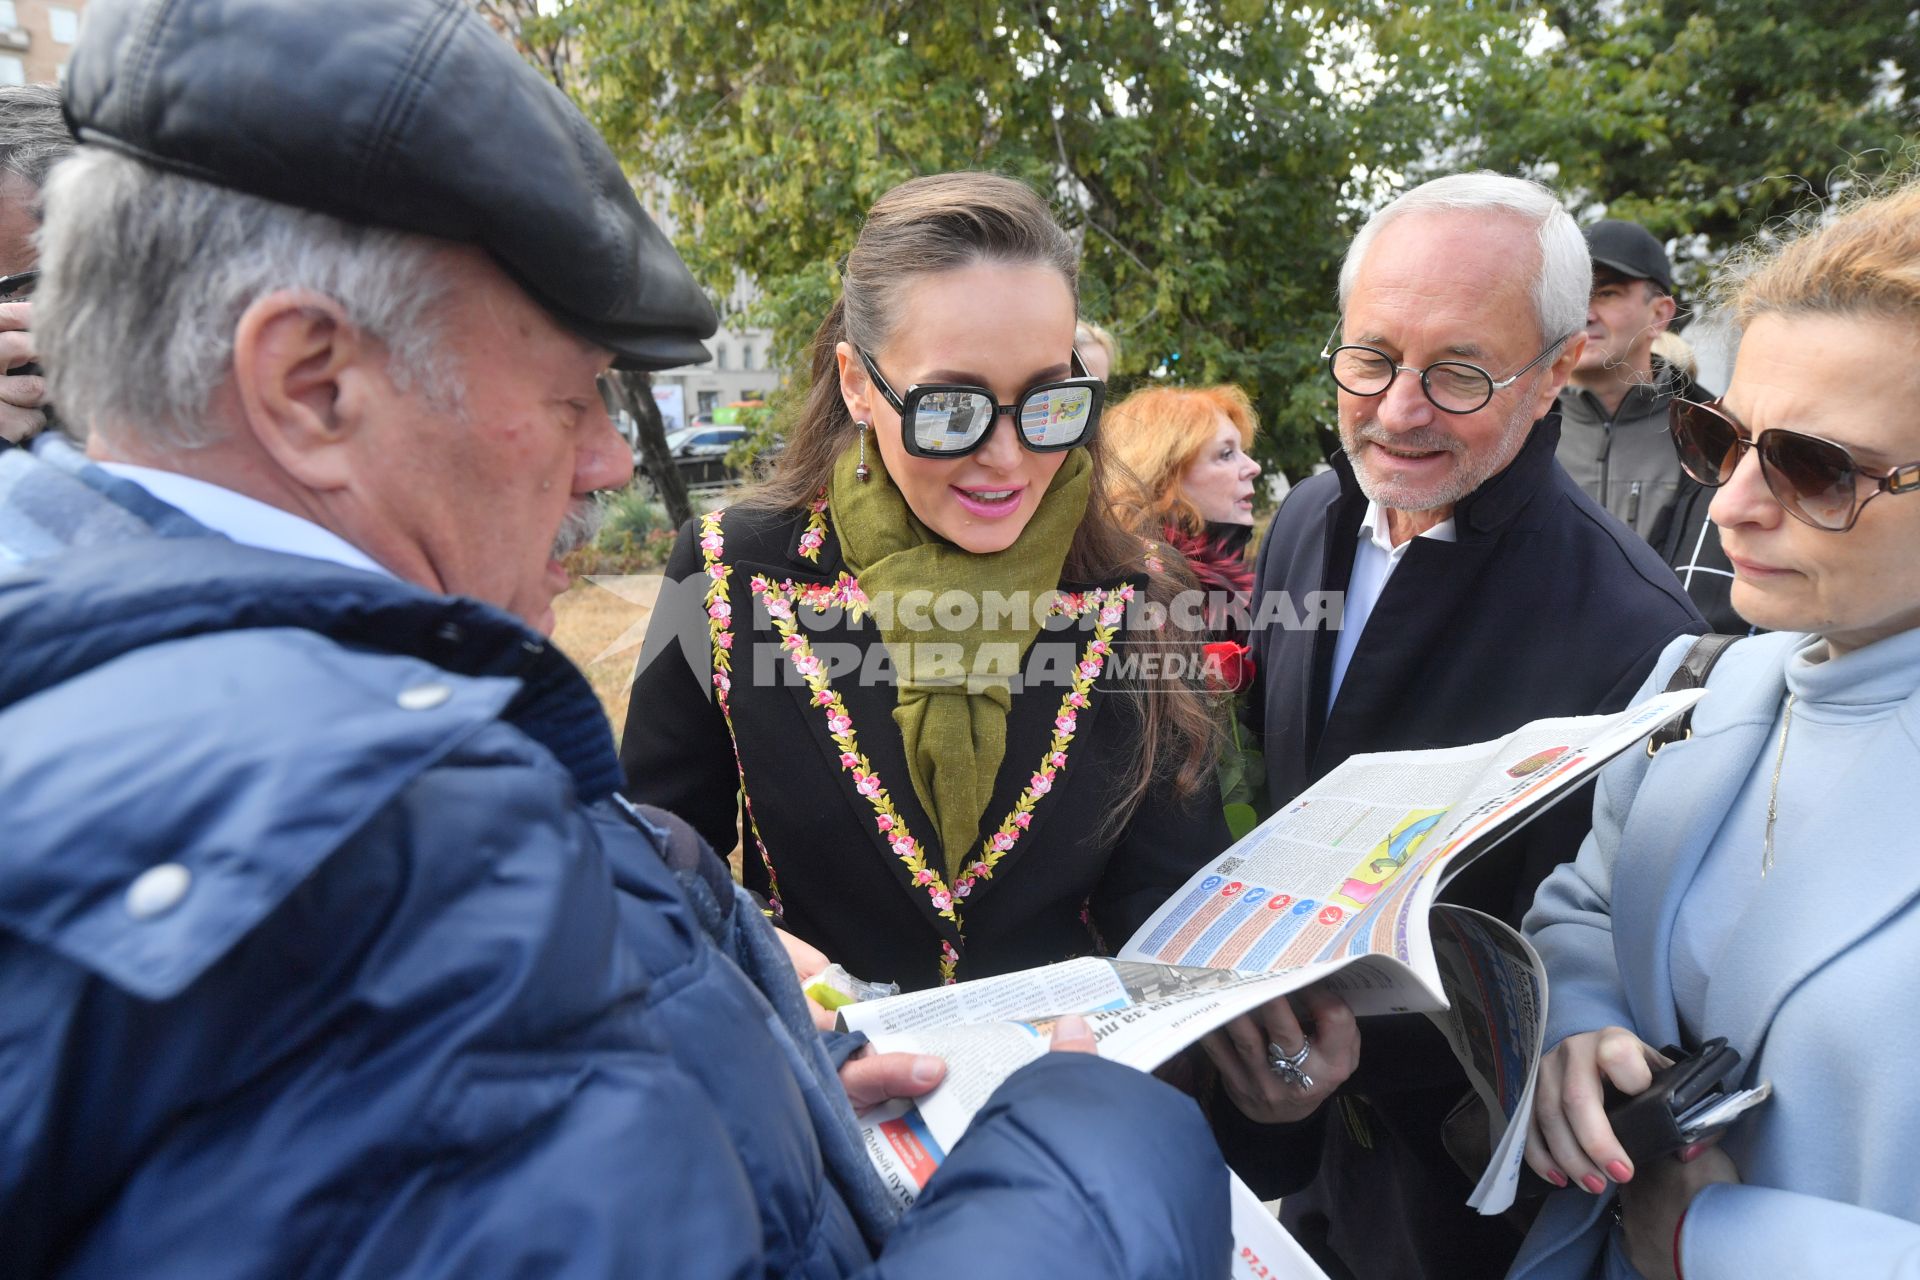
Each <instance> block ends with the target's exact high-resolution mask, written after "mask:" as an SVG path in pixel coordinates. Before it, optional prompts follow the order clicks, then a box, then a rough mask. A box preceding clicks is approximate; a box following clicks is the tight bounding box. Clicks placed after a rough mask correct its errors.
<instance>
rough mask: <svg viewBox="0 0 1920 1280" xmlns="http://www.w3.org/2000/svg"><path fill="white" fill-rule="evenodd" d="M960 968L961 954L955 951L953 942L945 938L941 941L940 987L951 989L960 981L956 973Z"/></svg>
mask: <svg viewBox="0 0 1920 1280" xmlns="http://www.w3.org/2000/svg"><path fill="white" fill-rule="evenodd" d="M959 968H960V953H959V952H958V951H955V950H954V949H953V944H952V943H951V942H948V941H947V940H946V939H945V938H942V939H940V985H941V986H943V987H950V986H952V985H953V984H954V983H955V982H956V981H958V979H957V978H955V977H954V973H955V971H956V970H958V969H959Z"/></svg>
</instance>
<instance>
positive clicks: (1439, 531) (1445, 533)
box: [1359, 498, 1460, 559]
mask: <svg viewBox="0 0 1920 1280" xmlns="http://www.w3.org/2000/svg"><path fill="white" fill-rule="evenodd" d="M1359 536H1360V537H1362V538H1365V539H1366V540H1367V541H1369V542H1371V543H1372V544H1373V545H1374V546H1376V547H1378V548H1380V550H1382V551H1384V552H1386V553H1387V554H1388V555H1390V556H1393V557H1394V558H1395V559H1398V558H1399V555H1400V554H1402V553H1404V552H1405V551H1406V549H1407V548H1408V547H1409V546H1411V545H1412V539H1408V540H1407V541H1406V542H1403V543H1401V544H1400V545H1399V546H1397V547H1396V546H1394V545H1393V537H1392V535H1391V534H1390V533H1388V532H1387V509H1386V508H1385V507H1383V506H1381V505H1380V504H1379V503H1377V502H1375V501H1374V500H1373V499H1372V498H1368V499H1367V514H1366V515H1365V516H1363V517H1362V518H1361V520H1360V529H1359ZM1419 536H1420V537H1422V538H1432V539H1433V540H1434V541H1435V542H1458V541H1459V540H1460V537H1459V533H1458V531H1457V529H1456V528H1455V526H1454V523H1453V517H1452V516H1448V517H1447V518H1446V519H1445V520H1442V521H1441V522H1440V523H1439V524H1436V525H1435V526H1433V528H1431V529H1427V530H1425V531H1423V532H1422V533H1421V534H1420V535H1419Z"/></svg>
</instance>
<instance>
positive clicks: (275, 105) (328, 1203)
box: [0, 0, 1228, 1280]
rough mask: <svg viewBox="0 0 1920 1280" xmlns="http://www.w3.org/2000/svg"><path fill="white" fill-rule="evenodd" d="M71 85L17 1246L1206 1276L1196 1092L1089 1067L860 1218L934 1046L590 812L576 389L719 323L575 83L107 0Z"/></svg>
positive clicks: (0, 1146) (16, 936) (1, 779)
mask: <svg viewBox="0 0 1920 1280" xmlns="http://www.w3.org/2000/svg"><path fill="white" fill-rule="evenodd" d="M68 85H69V95H70V97H69V102H68V114H69V119H70V121H71V123H72V125H73V126H74V129H75V131H76V133H77V135H78V138H79V140H80V143H81V146H80V148H79V151H78V153H77V155H76V156H75V157H74V158H72V159H70V160H68V161H67V162H65V163H64V164H63V165H62V166H61V167H60V168H59V169H58V170H56V172H55V174H54V176H53V178H52V180H51V182H50V184H49V188H48V215H47V223H46V228H45V233H44V236H43V241H42V267H43V270H44V273H45V274H44V277H43V279H42V287H41V290H40V293H39V295H38V301H37V303H36V306H37V307H38V309H39V315H38V317H37V325H36V328H37V329H38V331H39V335H40V340H41V351H42V353H43V355H44V357H45V359H46V361H47V363H48V365H49V367H50V370H51V375H52V378H53V389H54V395H55V397H56V399H57V401H58V403H60V405H61V406H62V409H63V412H64V413H65V414H66V415H67V416H68V418H69V419H70V421H71V422H72V423H73V424H74V425H75V427H76V429H79V430H83V431H85V432H86V433H87V439H88V442H89V443H88V450H87V455H86V456H82V455H81V454H80V453H78V452H76V451H75V450H74V449H73V448H72V447H71V446H69V445H67V444H65V443H64V442H62V441H59V440H54V439H41V440H40V441H38V442H36V444H35V445H34V447H33V448H32V450H31V451H23V450H14V451H11V452H9V453H7V454H5V455H4V456H0V653H4V654H5V655H6V658H5V661H4V662H3V663H0V813H4V815H5V818H4V822H0V992H4V993H5V998H4V1000H0V1259H4V1260H5V1262H4V1266H0V1269H4V1270H5V1272H6V1273H7V1274H8V1275H9V1276H40V1275H60V1276H75V1277H79V1276H102V1277H123V1276H132V1275H140V1276H181V1277H187V1276H191V1277H193V1278H194V1280H207V1278H208V1277H221V1276H293V1275H301V1276H316V1277H318V1276H327V1277H333V1276H369V1277H371V1276H379V1277H395V1276H401V1277H411V1276H425V1275H434V1276H441V1275H445V1276H462V1277H473V1276H480V1277H486V1276H508V1275H511V1276H536V1275H537V1276H593V1277H600V1276H609V1277H612V1276H621V1277H638V1276H661V1277H674V1278H675V1280H682V1278H684V1277H697V1276H708V1275H712V1276H747V1275H799V1276H809V1277H839V1276H846V1275H853V1274H859V1275H875V1276H890V1275H914V1276H935V1277H937V1276H947V1275H963V1274H964V1275H994V1276H1015V1277H1019V1276H1042V1275H1046V1276H1053V1275H1069V1274H1079V1273H1081V1272H1083V1271H1084V1270H1086V1269H1089V1268H1093V1269H1097V1270H1098V1271H1099V1272H1100V1273H1101V1274H1102V1275H1109V1276H1114V1275H1125V1276H1143V1277H1145V1276H1154V1277H1179V1276H1195V1277H1198V1276H1202V1275H1221V1274H1224V1272H1225V1268H1226V1263H1227V1248H1228V1246H1227V1240H1228V1237H1227V1222H1226V1219H1227V1209H1226V1175H1225V1172H1224V1169H1223V1167H1222V1166H1221V1164H1220V1162H1219V1157H1218V1154H1217V1152H1216V1151H1215V1150H1214V1148H1213V1146H1212V1143H1211V1140H1210V1138H1209V1137H1208V1136H1207V1133H1206V1130H1205V1127H1204V1125H1203V1123H1202V1121H1201V1119H1200V1117H1199V1114H1198V1111H1197V1110H1196V1108H1194V1106H1193V1105H1192V1104H1191V1103H1190V1102H1188V1101H1187V1100H1186V1099H1184V1098H1182V1097H1181V1096H1180V1095H1178V1094H1176V1093H1174V1092H1173V1091H1172V1090H1170V1089H1168V1088H1167V1087H1165V1086H1163V1085H1161V1084H1159V1083H1158V1082H1156V1081H1154V1080H1152V1079H1151V1078H1149V1077H1147V1076H1144V1075H1140V1074H1138V1073H1134V1072H1131V1071H1128V1070H1126V1069H1124V1068H1121V1067H1118V1066H1116V1065H1114V1064H1111V1063H1106V1062H1103V1061H1101V1060H1100V1059H1098V1058H1097V1057H1094V1056H1092V1055H1090V1054H1085V1053H1054V1054H1050V1055H1046V1056H1045V1057H1043V1058H1042V1059H1041V1060H1040V1061H1039V1062H1036V1063H1034V1064H1032V1065H1031V1066H1029V1067H1027V1068H1026V1069H1024V1070H1023V1071H1021V1072H1020V1073H1018V1074H1017V1075H1015V1076H1014V1077H1013V1078H1012V1079H1011V1080H1009V1081H1008V1082H1007V1083H1006V1084H1005V1085H1004V1086H1003V1087H1002V1088H1001V1090H1000V1091H999V1093H998V1094H997V1095H996V1096H995V1098H994V1099H992V1100H991V1101H990V1103H989V1104H988V1107H987V1109H986V1110H985V1111H984V1112H983V1113H982V1115H981V1117H980V1119H979V1120H978V1121H977V1122H976V1124H975V1125H974V1127H973V1129H972V1130H971V1131H970V1132H969V1134H968V1135H967V1137H966V1138H965V1140H963V1141H962V1142H960V1143H959V1144H958V1145H957V1146H956V1147H955V1148H954V1150H953V1151H951V1152H950V1153H948V1154H947V1156H946V1159H945V1163H944V1165H943V1166H942V1167H941V1169H940V1171H939V1172H938V1173H937V1174H936V1175H935V1176H934V1178H933V1180H932V1181H931V1183H929V1184H928V1185H927V1186H926V1187H925V1189H924V1190H923V1191H922V1192H921V1195H920V1198H919V1201H918V1202H917V1204H916V1205H915V1206H914V1208H913V1209H911V1210H909V1211H908V1212H907V1213H906V1214H905V1215H904V1216H898V1215H896V1213H895V1211H894V1210H892V1209H891V1208H890V1201H889V1200H888V1199H887V1197H886V1194H885V1192H884V1191H883V1189H882V1187H881V1185H880V1183H879V1180H878V1178H877V1176H876V1175H875V1174H874V1173H873V1172H872V1171H871V1169H870V1168H869V1166H868V1165H867V1163H866V1159H865V1156H864V1153H863V1151H862V1149H861V1147H860V1143H859V1138H858V1135H857V1132H856V1130H855V1128H854V1122H853V1112H852V1110H851V1108H850V1107H849V1105H848V1102H849V1097H850V1096H851V1097H852V1098H853V1099H854V1100H856V1101H860V1102H867V1101H874V1100H877V1099H880V1098H883V1097H886V1096H889V1095H894V1096H897V1095H902V1094H909V1093H915V1092H924V1091H925V1090H926V1089H927V1088H928V1087H930V1083H931V1081H932V1080H933V1079H935V1078H937V1075H938V1072H939V1069H940V1067H941V1064H940V1063H939V1062H938V1060H923V1059H917V1058H913V1057H911V1056H909V1055H886V1056H883V1057H867V1058H864V1059H862V1058H854V1059H853V1060H852V1061H846V1059H845V1057H844V1055H845V1054H846V1053H847V1052H848V1051H850V1050H856V1049H857V1048H858V1046H856V1045H850V1044H848V1043H846V1042H845V1038H844V1037H843V1038H841V1039H840V1040H839V1041H836V1042H834V1043H831V1044H829V1043H828V1042H826V1041H823V1040H822V1039H821V1038H819V1037H818V1036H817V1035H816V1033H815V1032H814V1031H813V1030H812V1027H811V1024H810V1022H809V1019H808V1016H807V1014H806V1011H805V1007H804V1004H803V1002H802V1000H801V998H800V996H799V993H798V991H797V989H796V987H795V985H794V982H793V977H792V972H791V969H790V968H789V967H788V966H787V963H786V960H785V958H784V955H783V954H782V952H781V951H780V949H779V946H778V944H777V943H776V942H774V941H773V940H772V934H771V933H770V931H769V930H768V928H767V926H766V924H765V922H764V921H763V920H762V919H761V918H760V917H759V915H758V913H757V912H754V911H753V910H751V909H750V908H749V907H746V906H743V905H742V901H743V900H742V899H741V897H740V895H739V894H738V893H737V892H736V891H735V889H734V887H733V885H732V884H731V883H730V882H729V880H728V878H727V874H726V871H725V868H724V866H722V865H721V864H720V863H719V862H718V861H717V860H716V859H715V858H714V857H713V855H712V854H711V853H710V852H709V851H707V850H706V849H705V847H704V846H702V845H700V844H699V842H698V841H697V839H695V838H694V837H692V836H691V834H690V833H689V832H688V831H687V829H686V828H685V827H683V826H681V825H679V824H677V823H676V822H675V821H674V820H673V819H672V818H670V817H668V816H667V815H664V814H661V813H657V812H651V811H646V810H637V809H632V808H623V807H621V806H620V805H619V804H618V802H616V801H615V799H614V791H615V788H616V787H617V786H618V785H619V782H620V768H619V763H618V760H617V759H616V757H615V753H614V749H613V743H612V741H611V739H610V736H609V733H608V728H607V725H606V722H605V720H604V717H603V716H602V715H601V713H600V711H599V709H598V707H597V704H596V703H595V701H594V699H593V696H592V694H591V693H590V691H589V690H588V687H587V685H586V683H585V681H584V680H583V679H582V677H581V676H580V674H579V672H577V671H576V670H575V669H574V668H573V667H572V666H571V665H569V664H568V662H567V661H566V659H565V658H563V657H562V656H561V655H560V654H559V653H558V652H556V651H555V650H553V649H552V648H551V647H550V646H549V645H548V644H547V643H546V642H545V640H544V639H543V638H542V635H541V632H542V629H543V628H544V626H545V625H546V624H547V623H548V622H549V621H550V616H551V615H550V606H551V602H552V599H553V597H554V595H555V594H556V592H558V591H559V590H561V589H562V588H563V587H564V586H565V585H566V580H565V576H564V574H563V573H562V572H561V571H560V568H559V563H558V555H559V554H560V553H561V552H562V551H563V550H564V548H565V545H566V543H567V542H568V540H569V538H570V532H569V531H572V530H577V529H578V528H579V524H578V522H577V521H576V520H575V516H577V514H578V513H579V511H580V509H581V508H582V506H583V504H585V503H586V502H587V501H588V500H589V498H590V495H591V494H592V493H593V492H594V491H595V490H597V489H602V488H609V487H616V486H619V485H622V484H624V483H625V482H626V481H627V479H628V476H629V473H630V470H631V465H630V462H629V459H628V455H627V452H626V449H625V447H624V446H623V445H622V443H621V441H620V438H619V436H618V435H617V434H616V433H615V432H614V429H613V427H612V425H611V424H610V423H609V422H608V419H607V414H606V411H605V409H604V408H603V407H602V404H601V401H600V398H599V396H598V394H597V393H596V387H595V381H596V378H597V377H598V375H600V374H601V373H602V372H604V371H605V370H606V369H607V368H608V367H609V366H610V365H612V364H615V363H619V362H624V363H627V364H630V365H636V366H639V367H641V368H646V367H660V366H666V365H672V364H676V363H681V362H684V361H686V360H688V359H689V358H693V357H697V356H698V355H699V354H700V352H701V347H700V342H699V339H700V338H701V337H703V336H705V335H707V334H709V333H711V332H712V330H713V328H714V316H713V313H712V311H711V310H710V309H709V306H708V304H707V302H706V301H705V299H704V297H703V296H702V294H701V293H700V291H699V290H698V289H697V288H696V286H695V284H694V282H693V280H692V279H691V277H690V276H689V275H688V274H687V272H686V270H685V268H684V267H683V266H682V265H681V263H680V261H679V260H678V258H677V257H675V255H674V253H673V251H672V250H671V248H670V247H669V246H668V245H667V243H666V241H665V240H664V239H663V238H662V237H661V236H660V235H659V233H658V232H657V230H656V229H655V228H654V227H653V226H652V225H651V224H650V223H649V222H648V221H647V219H646V217H645V215H644V214H643V213H642V212H641V211H640V208H639V206H638V205H637V204H636V203H635V201H634V199H633V196H632V194H631V192H630V191H629V189H628V186H627V183H626V181H625V180H624V178H623V177H622V175H621V173H620V171H619V169H618V167H617V166H616V165H615V163H614V161H613V159H612V156H611V154H610V153H609V152H608V150H607V148H606V147H605V146H604V144H603V143H602V142H601V140H600V139H599V138H598V137H597V136H596V135H595V134H594V133H593V131H592V130H591V128H590V127H589V126H588V124H587V122H586V121H585V120H584V119H583V118H582V117H581V116H580V115H579V114H578V113H577V112H576V111H575V110H574V109H573V108H572V107H571V106H570V105H568V103H567V102H566V101H565V99H564V98H563V97H561V95H559V94H558V93H556V92H555V91H554V90H553V89H552V88H551V87H550V86H548V85H546V84H544V83H543V82H542V81H541V80H540V78H539V77H538V76H537V75H535V74H534V73H533V72H532V71H531V70H530V69H529V68H527V67H526V66H524V65H522V64H521V63H520V61H519V59H518V58H517V57H516V56H515V55H514V54H513V53H512V51H511V50H510V49H509V48H508V47H507V46H506V45H505V44H504V43H503V42H501V41H500V40H499V39H498V37H497V36H495V35H494V34H493V33H492V32H491V31H489V30H488V29H487V28H486V27H485V26H484V25H482V24H481V23H480V22H479V21H478V20H477V19H475V18H474V17H473V16H471V15H470V14H469V13H468V12H467V10H466V6H465V5H463V4H461V3H458V2H457V0H335V3H332V4H327V5H319V4H307V3H298V4H294V3H287V2H286V0H94V3H93V4H92V5H91V6H90V7H89V9H88V12H87V27H86V32H85V35H84V37H83V38H82V41H81V44H80V47H79V48H78V49H77V50H76V51H75V54H74V57H73V60H72V63H71V64H70V72H69V80H68ZM836 1055H838V1056H839V1060H840V1061H841V1063H842V1069H841V1070H840V1071H839V1073H838V1078H837V1079H836V1066H835V1060H836ZM928 1068H931V1072H930V1073H929V1072H928V1070H927V1069H928ZM843 1090H844V1091H843ZM896 1218H897V1220H896Z"/></svg>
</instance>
